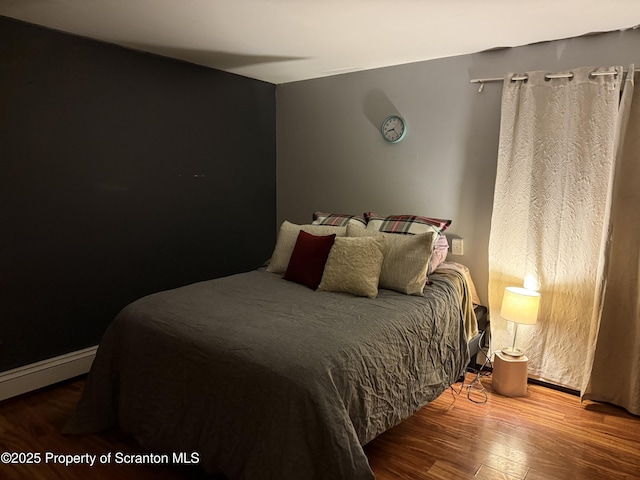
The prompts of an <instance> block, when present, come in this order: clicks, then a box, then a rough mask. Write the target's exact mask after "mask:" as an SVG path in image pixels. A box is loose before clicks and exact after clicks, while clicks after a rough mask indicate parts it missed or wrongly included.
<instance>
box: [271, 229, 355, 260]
mask: <svg viewBox="0 0 640 480" xmlns="http://www.w3.org/2000/svg"><path fill="white" fill-rule="evenodd" d="M300 230H304V231H305V232H307V233H310V234H311V235H331V234H332V233H335V234H336V236H339V237H344V236H345V235H346V234H347V227H334V226H331V225H296V224H295V223H291V222H287V221H286V220H285V221H284V222H282V225H281V226H280V231H279V232H278V240H277V241H276V247H275V248H274V249H273V254H272V255H271V260H269V265H268V266H267V271H268V272H273V273H284V272H285V271H286V270H287V266H288V265H289V260H290V259H291V254H292V253H293V248H294V247H295V246H296V240H298V233H300Z"/></svg>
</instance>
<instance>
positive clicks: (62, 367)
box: [0, 345, 98, 401]
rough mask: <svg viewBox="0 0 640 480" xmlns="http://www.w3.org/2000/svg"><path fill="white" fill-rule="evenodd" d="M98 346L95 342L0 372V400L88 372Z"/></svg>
mask: <svg viewBox="0 0 640 480" xmlns="http://www.w3.org/2000/svg"><path fill="white" fill-rule="evenodd" d="M97 350H98V346H97V345H96V346H93V347H88V348H84V349H82V350H76V351H75V352H70V353H66V354H64V355H60V356H58V357H54V358H49V359H47V360H42V361H41V362H36V363H32V364H30V365H25V366H23V367H18V368H14V369H13V370H7V371H6V372H0V401H2V400H5V399H7V398H11V397H15V396H17V395H22V394H23V393H27V392H31V391H33V390H37V389H39V388H42V387H46V386H49V385H52V384H54V383H58V382H62V381H63V380H68V379H69V378H73V377H77V376H78V375H83V374H85V373H87V372H88V371H89V369H90V368H91V364H92V363H93V359H94V358H95V356H96V351H97Z"/></svg>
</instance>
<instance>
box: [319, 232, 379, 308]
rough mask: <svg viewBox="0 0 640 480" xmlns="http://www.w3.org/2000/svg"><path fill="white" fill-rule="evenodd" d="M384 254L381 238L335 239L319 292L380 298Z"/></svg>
mask: <svg viewBox="0 0 640 480" xmlns="http://www.w3.org/2000/svg"><path fill="white" fill-rule="evenodd" d="M383 252H384V238H382V237H363V238H348V237H336V240H335V242H334V243H333V247H331V251H330V252H329V258H327V263H326V264H325V266H324V273H323V274H322V280H321V281H320V286H318V290H324V291H329V292H345V293H351V294H352V295H357V296H359V297H369V298H375V297H377V296H378V280H379V278H380V270H381V269H382V261H383V260H384V253H383Z"/></svg>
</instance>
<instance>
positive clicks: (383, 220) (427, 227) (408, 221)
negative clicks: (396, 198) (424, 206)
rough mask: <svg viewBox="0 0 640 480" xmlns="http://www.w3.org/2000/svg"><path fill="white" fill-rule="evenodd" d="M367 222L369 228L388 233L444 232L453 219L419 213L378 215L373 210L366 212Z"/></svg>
mask: <svg viewBox="0 0 640 480" xmlns="http://www.w3.org/2000/svg"><path fill="white" fill-rule="evenodd" d="M364 218H365V220H366V222H367V228H370V229H374V230H379V231H381V232H388V233H409V234H417V233H425V232H428V231H435V232H436V233H442V232H444V231H445V230H446V229H447V228H448V227H449V225H451V220H446V219H442V218H431V217H419V216H417V215H388V216H386V217H383V216H382V215H376V214H375V213H373V212H367V213H365V214H364Z"/></svg>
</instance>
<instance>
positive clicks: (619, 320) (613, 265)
mask: <svg viewBox="0 0 640 480" xmlns="http://www.w3.org/2000/svg"><path fill="white" fill-rule="evenodd" d="M618 125H619V128H618V140H619V145H620V148H619V149H618V150H617V158H616V167H615V180H614V184H613V195H612V205H611V215H610V223H609V231H610V242H609V244H608V248H607V250H606V251H605V260H606V262H605V264H606V265H605V269H604V285H605V288H604V290H603V297H602V298H603V301H602V308H601V314H600V315H599V318H596V321H595V322H594V324H593V327H592V334H591V338H590V342H589V345H588V347H589V350H588V351H589V355H588V359H587V360H588V361H587V365H586V369H585V376H584V380H583V383H584V386H583V388H582V399H591V400H598V401H604V402H609V403H613V404H615V405H620V406H622V407H624V408H626V409H627V410H628V411H630V412H631V413H633V414H635V415H640V188H638V183H639V182H640V91H638V90H637V89H634V67H633V65H631V66H630V67H629V69H628V72H627V75H626V80H625V83H624V90H623V94H622V98H621V102H620V114H619V122H618Z"/></svg>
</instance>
